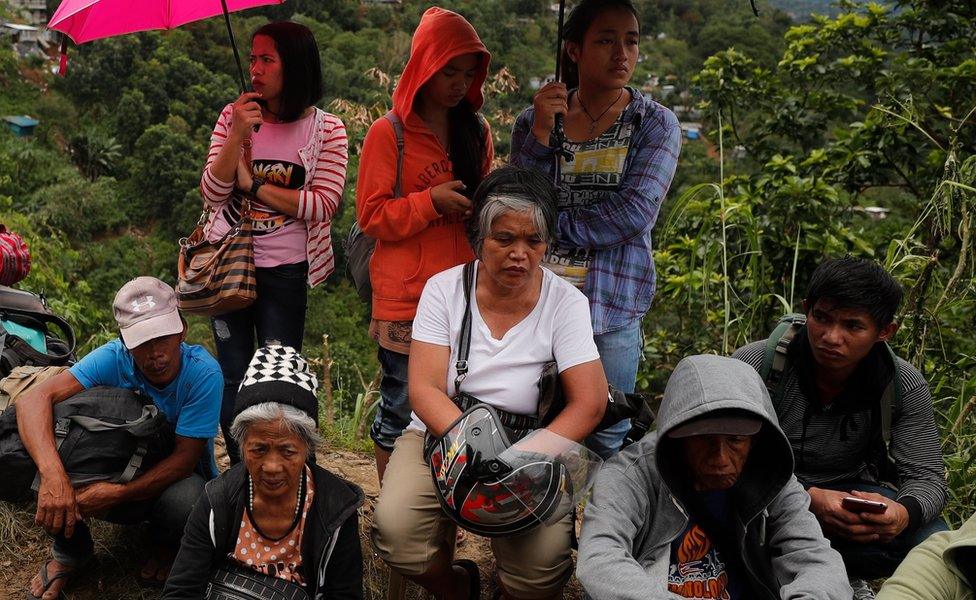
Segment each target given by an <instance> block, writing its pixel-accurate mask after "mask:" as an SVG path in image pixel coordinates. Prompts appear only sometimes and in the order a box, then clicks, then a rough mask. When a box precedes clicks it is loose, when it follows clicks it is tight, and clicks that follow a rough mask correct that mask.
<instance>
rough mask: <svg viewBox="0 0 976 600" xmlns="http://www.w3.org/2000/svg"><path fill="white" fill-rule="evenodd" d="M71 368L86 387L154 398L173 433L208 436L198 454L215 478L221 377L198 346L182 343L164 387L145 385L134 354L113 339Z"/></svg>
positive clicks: (203, 468)
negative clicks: (176, 371)
mask: <svg viewBox="0 0 976 600" xmlns="http://www.w3.org/2000/svg"><path fill="white" fill-rule="evenodd" d="M70 372H71V374H72V375H74V377H75V379H77V380H78V382H79V383H81V385H83V386H84V387H85V389H88V388H92V387H96V386H100V385H105V386H109V387H117V388H123V389H127V390H137V391H140V392H142V393H144V394H146V395H147V396H149V397H150V398H152V399H153V402H155V404H156V406H158V407H159V410H161V411H162V412H163V414H164V415H166V419H167V420H169V422H170V423H171V424H174V425H175V430H176V435H181V436H183V437H188V438H198V439H206V440H207V452H206V454H205V455H204V456H201V457H200V465H199V472H200V474H201V475H203V476H205V477H208V478H213V477H216V476H217V463H216V462H215V461H214V446H213V438H214V436H215V435H216V434H217V426H218V424H219V422H220V404H221V401H222V398H223V394H224V376H223V374H222V373H221V371H220V365H218V364H217V361H216V360H214V358H213V357H212V356H210V353H209V352H207V350H206V349H205V348H204V347H202V346H191V345H189V344H180V372H179V375H177V376H176V379H174V380H173V381H171V382H170V384H169V385H167V386H166V387H165V388H162V389H160V388H157V387H156V386H154V385H153V384H151V383H149V382H148V381H147V380H146V378H145V377H143V375H142V373H140V372H139V370H138V369H136V366H135V361H134V360H133V358H132V354H130V353H129V351H128V350H127V349H126V348H125V346H124V345H123V344H122V340H118V339H116V340H113V341H111V342H109V343H107V344H105V345H104V346H101V347H99V348H96V349H95V350H93V351H92V352H91V353H89V354H88V355H87V356H86V357H84V358H83V359H81V360H80V361H78V363H76V364H75V365H74V366H73V367H71V369H70Z"/></svg>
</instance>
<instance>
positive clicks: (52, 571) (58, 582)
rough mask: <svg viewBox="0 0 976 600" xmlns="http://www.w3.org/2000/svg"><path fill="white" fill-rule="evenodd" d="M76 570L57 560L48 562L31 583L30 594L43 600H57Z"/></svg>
mask: <svg viewBox="0 0 976 600" xmlns="http://www.w3.org/2000/svg"><path fill="white" fill-rule="evenodd" d="M73 572H74V568H72V567H67V566H65V565H62V564H61V563H59V562H58V561H56V560H51V561H48V562H47V563H45V564H44V566H42V567H41V568H40V570H39V571H38V573H37V575H34V578H33V579H31V581H30V587H29V589H30V594H31V596H33V597H35V598H41V599H42V600H57V599H58V598H60V597H61V590H62V589H63V588H64V586H65V585H67V583H68V579H69V578H70V576H71V574H72V573H73ZM45 582H46V583H47V589H45Z"/></svg>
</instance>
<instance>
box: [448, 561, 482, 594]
mask: <svg viewBox="0 0 976 600" xmlns="http://www.w3.org/2000/svg"><path fill="white" fill-rule="evenodd" d="M451 565H452V566H455V565H456V566H458V567H461V568H462V569H464V570H465V571H467V572H468V598H469V600H478V599H479V598H481V572H480V571H479V570H478V565H477V563H475V562H474V561H473V560H468V559H467V558H462V559H459V560H456V561H454V562H452V563H451Z"/></svg>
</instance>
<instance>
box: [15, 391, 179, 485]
mask: <svg viewBox="0 0 976 600" xmlns="http://www.w3.org/2000/svg"><path fill="white" fill-rule="evenodd" d="M16 409H17V405H16V404H15V405H13V406H11V407H10V408H8V409H7V410H5V411H4V412H3V414H0V481H2V482H3V485H2V486H0V500H7V501H20V500H26V499H29V498H30V496H31V490H33V491H34V492H36V491H37V487H38V485H39V484H40V477H39V475H38V472H37V467H36V465H35V464H34V461H33V460H32V459H31V457H30V455H29V454H28V453H27V450H26V448H24V444H23V441H22V440H21V438H20V433H19V432H18V430H17V413H16ZM54 435H55V440H56V443H57V447H58V455H59V456H60V457H61V462H62V463H63V464H64V468H65V471H67V473H68V477H69V478H70V479H71V483H72V485H73V486H74V487H75V488H79V487H82V486H85V485H88V484H91V483H95V482H97V481H111V482H113V483H127V482H129V481H132V480H133V479H135V478H136V477H137V476H138V475H140V474H142V473H144V472H145V471H146V470H148V469H149V468H151V467H152V466H153V465H154V464H156V463H158V462H159V461H160V460H162V459H163V458H165V457H166V456H169V455H170V454H171V453H172V452H173V447H174V442H175V438H174V433H173V428H172V426H171V425H170V423H169V422H168V421H167V420H166V417H165V416H164V415H163V413H162V412H161V411H160V410H159V407H157V406H156V405H155V404H154V403H153V401H152V399H151V398H148V397H147V396H145V395H143V394H141V393H138V392H134V391H132V390H123V389H119V388H111V387H94V388H91V389H87V390H84V391H82V392H80V393H78V394H76V395H74V396H72V397H71V398H68V399H67V400H64V401H63V402H59V403H57V404H55V405H54Z"/></svg>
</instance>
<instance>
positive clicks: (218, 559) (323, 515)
mask: <svg viewBox="0 0 976 600" xmlns="http://www.w3.org/2000/svg"><path fill="white" fill-rule="evenodd" d="M310 466H311V469H312V477H313V478H314V481H315V501H314V505H313V506H312V512H311V513H309V515H308V516H307V517H306V519H305V531H304V532H303V534H302V564H303V565H305V572H306V574H307V575H306V585H307V586H308V591H309V595H310V597H312V598H314V599H315V600H326V599H329V600H334V599H342V600H346V599H355V600H361V599H362V597H363V557H362V547H361V546H360V543H359V519H358V514H357V509H358V508H359V507H360V506H361V505H362V504H363V498H364V497H363V492H362V490H361V489H359V487H357V486H356V485H354V484H352V483H349V482H348V481H346V480H344V479H341V478H339V477H337V476H335V475H333V474H332V473H330V472H328V471H326V470H325V469H323V468H321V467H318V466H316V465H310ZM246 474H247V472H246V471H245V469H244V465H243V464H238V465H236V466H234V467H232V468H231V469H230V470H228V471H227V472H225V473H224V474H222V475H221V476H220V477H218V478H217V479H214V480H213V481H210V482H209V483H207V487H206V491H205V492H204V494H203V495H201V496H200V499H199V500H198V501H197V503H196V505H195V506H194V507H193V512H192V513H190V517H189V519H188V520H187V522H186V529H185V530H184V532H183V541H182V543H181V544H180V551H179V554H177V555H176V561H175V562H174V563H173V568H172V570H171V571H170V576H169V579H168V580H167V581H166V587H165V589H164V590H163V599H164V600H200V598H203V597H204V594H205V592H206V589H207V583H208V582H209V581H210V576H211V574H212V573H213V572H214V570H215V569H216V568H217V567H218V566H220V565H221V564H222V563H223V562H224V561H225V560H226V557H227V556H228V554H230V553H231V552H233V551H234V546H235V542H236V541H237V533H238V531H239V530H240V526H241V515H242V514H244V503H245V502H246V501H247V488H246V486H247V478H246ZM313 565H314V566H313Z"/></svg>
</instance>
